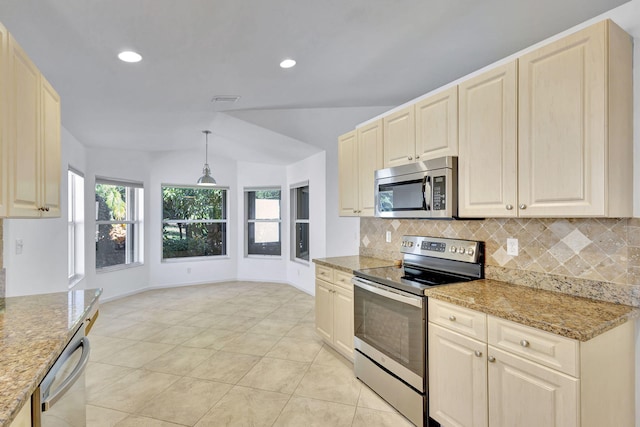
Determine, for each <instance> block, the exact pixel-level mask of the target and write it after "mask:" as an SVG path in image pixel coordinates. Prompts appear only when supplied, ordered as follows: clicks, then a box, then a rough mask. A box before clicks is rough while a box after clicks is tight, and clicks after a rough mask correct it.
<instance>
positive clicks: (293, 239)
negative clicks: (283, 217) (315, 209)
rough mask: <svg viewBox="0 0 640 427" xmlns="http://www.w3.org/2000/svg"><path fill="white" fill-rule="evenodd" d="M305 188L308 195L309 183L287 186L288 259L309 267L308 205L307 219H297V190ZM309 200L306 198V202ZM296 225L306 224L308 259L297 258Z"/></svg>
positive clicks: (309, 230) (309, 233)
mask: <svg viewBox="0 0 640 427" xmlns="http://www.w3.org/2000/svg"><path fill="white" fill-rule="evenodd" d="M304 187H307V191H308V192H309V194H311V193H310V186H309V181H303V182H299V183H296V184H292V185H291V186H289V189H290V192H289V194H290V198H289V200H290V202H291V250H290V257H291V261H293V262H298V263H301V264H305V265H309V261H310V260H311V244H310V243H311V218H310V217H311V210H310V206H309V204H308V205H307V211H308V212H309V218H307V219H299V218H298V196H297V190H299V189H301V188H304ZM308 201H309V199H308V198H307V202H308ZM298 224H307V228H308V235H307V239H308V242H307V245H308V259H304V258H299V257H298V256H297V254H296V248H297V244H298V241H297V236H296V227H297V225H298Z"/></svg>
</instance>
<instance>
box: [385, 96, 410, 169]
mask: <svg viewBox="0 0 640 427" xmlns="http://www.w3.org/2000/svg"><path fill="white" fill-rule="evenodd" d="M414 111H415V110H414V106H413V105H411V106H409V107H407V108H403V109H402V110H400V111H397V112H395V113H393V114H390V115H388V116H386V117H384V118H383V123H384V167H385V168H392V167H395V166H400V165H406V164H408V163H413V162H415V159H414V158H415V155H416V128H415V117H414V116H415V114H414Z"/></svg>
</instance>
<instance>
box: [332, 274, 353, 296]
mask: <svg viewBox="0 0 640 427" xmlns="http://www.w3.org/2000/svg"><path fill="white" fill-rule="evenodd" d="M352 277H353V274H350V273H345V272H344V271H338V270H334V271H333V284H334V285H336V286H340V287H341V288H343V289H345V290H348V291H353V284H352V283H351V278H352Z"/></svg>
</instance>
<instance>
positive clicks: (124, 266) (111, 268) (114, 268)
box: [96, 262, 144, 274]
mask: <svg viewBox="0 0 640 427" xmlns="http://www.w3.org/2000/svg"><path fill="white" fill-rule="evenodd" d="M143 265H144V263H143V262H132V263H131V264H118V265H112V266H109V267H102V268H96V273H97V274H102V273H111V272H113V271H119V270H127V269H129V268H135V267H141V266H143Z"/></svg>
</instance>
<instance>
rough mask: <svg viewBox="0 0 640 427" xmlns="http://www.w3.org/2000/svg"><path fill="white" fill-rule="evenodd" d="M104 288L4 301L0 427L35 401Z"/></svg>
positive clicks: (0, 316)
mask: <svg viewBox="0 0 640 427" xmlns="http://www.w3.org/2000/svg"><path fill="white" fill-rule="evenodd" d="M101 293H102V289H88V290H78V291H69V292H58V293H53V294H44V295H32V296H23V297H9V298H4V311H0V384H2V386H1V387H0V426H1V427H5V426H9V424H11V421H12V420H13V419H14V418H15V416H16V415H17V414H18V412H19V411H20V409H22V406H23V405H24V404H25V402H27V401H28V400H29V397H30V396H31V394H32V393H33V392H34V391H35V389H36V387H37V386H38V384H40V381H42V379H43V378H44V376H45V374H46V373H47V371H48V370H49V368H51V366H53V363H54V362H55V361H56V359H57V358H58V356H59V355H60V353H61V352H62V350H63V349H64V347H65V345H66V344H67V343H68V342H69V340H70V339H71V337H72V336H73V334H74V333H75V332H76V331H77V330H78V329H79V328H80V325H81V324H82V322H83V321H84V320H85V318H86V316H87V314H88V313H89V312H90V310H91V309H92V307H93V306H94V305H95V304H96V303H97V301H98V298H99V296H100V294H101Z"/></svg>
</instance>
